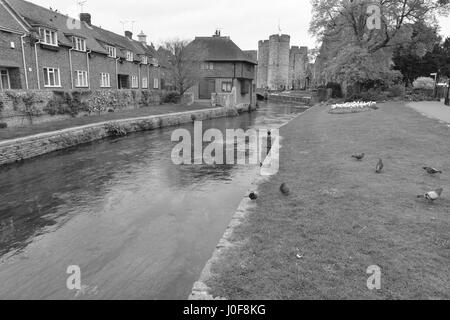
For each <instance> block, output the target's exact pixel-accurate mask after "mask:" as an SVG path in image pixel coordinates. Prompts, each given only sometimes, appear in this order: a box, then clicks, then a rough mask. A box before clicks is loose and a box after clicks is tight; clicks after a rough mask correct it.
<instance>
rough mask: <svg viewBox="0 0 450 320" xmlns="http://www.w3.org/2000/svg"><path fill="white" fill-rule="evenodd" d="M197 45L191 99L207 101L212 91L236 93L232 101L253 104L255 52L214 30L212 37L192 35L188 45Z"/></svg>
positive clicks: (192, 46)
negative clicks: (196, 79)
mask: <svg viewBox="0 0 450 320" xmlns="http://www.w3.org/2000/svg"><path fill="white" fill-rule="evenodd" d="M188 47H189V48H201V50H202V52H203V56H202V60H203V62H202V63H200V66H199V68H200V74H201V76H200V77H201V80H200V81H199V83H198V84H196V85H195V86H194V87H192V88H191V89H190V90H189V91H190V92H192V93H193V94H194V99H195V100H206V99H208V100H210V99H211V97H212V95H213V94H215V93H219V94H220V93H231V92H232V91H233V89H234V90H235V92H236V101H235V102H236V104H251V105H253V104H254V103H255V101H254V100H255V99H254V94H255V87H256V84H255V83H254V80H255V76H256V74H255V66H256V65H257V62H256V60H255V58H256V55H255V52H244V51H242V50H241V49H240V48H239V47H238V46H237V45H236V44H235V43H234V42H233V41H232V40H231V39H230V38H229V37H222V36H221V35H220V32H219V31H217V32H216V34H215V35H213V36H212V37H196V38H195V40H194V41H193V42H191V43H190V44H189V46H188Z"/></svg>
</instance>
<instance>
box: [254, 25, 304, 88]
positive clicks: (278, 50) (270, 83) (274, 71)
mask: <svg viewBox="0 0 450 320" xmlns="http://www.w3.org/2000/svg"><path fill="white" fill-rule="evenodd" d="M290 41H291V37H290V36H289V35H286V34H283V35H272V36H270V37H269V40H264V41H259V43H258V75H257V88H259V89H270V90H280V89H282V90H284V89H295V90H298V89H305V88H306V87H308V86H309V79H310V76H309V75H308V63H309V61H308V47H295V46H294V47H292V48H291V47H290Z"/></svg>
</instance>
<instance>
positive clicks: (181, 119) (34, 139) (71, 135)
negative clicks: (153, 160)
mask: <svg viewBox="0 0 450 320" xmlns="http://www.w3.org/2000/svg"><path fill="white" fill-rule="evenodd" d="M254 110H256V107H249V106H238V107H236V108H223V107H220V108H210V109H201V110H193V111H187V112H179V113H170V114H163V115H154V116H147V117H141V118H129V119H121V120H112V121H105V122H99V123H94V124H89V125H85V126H81V127H72V128H68V129H63V130H58V131H53V132H46V133H41V134H37V135H33V136H28V137H23V138H17V139H11V140H5V141H0V167H1V166H4V165H7V164H11V163H15V162H20V161H22V160H25V159H30V158H34V157H38V156H41V155H44V154H47V153H50V152H54V151H58V150H63V149H66V148H70V147H74V146H77V145H80V144H84V143H89V142H93V141H96V140H100V139H104V138H107V137H113V136H118V135H126V134H128V133H133V132H140V131H148V130H154V129H159V128H165V127H171V126H177V125H180V124H186V123H190V122H194V121H196V120H198V121H201V120H209V119H216V118H222V117H232V116H237V115H239V114H241V113H244V112H251V111H254Z"/></svg>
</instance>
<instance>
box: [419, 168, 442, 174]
mask: <svg viewBox="0 0 450 320" xmlns="http://www.w3.org/2000/svg"><path fill="white" fill-rule="evenodd" d="M423 170H425V171H426V172H427V173H428V174H437V173H442V171H441V170H438V169H436V168H433V167H423Z"/></svg>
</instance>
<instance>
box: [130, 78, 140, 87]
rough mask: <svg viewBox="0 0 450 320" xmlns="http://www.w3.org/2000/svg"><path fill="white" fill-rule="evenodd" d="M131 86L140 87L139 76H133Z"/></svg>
mask: <svg viewBox="0 0 450 320" xmlns="http://www.w3.org/2000/svg"><path fill="white" fill-rule="evenodd" d="M131 87H132V88H139V81H138V77H137V76H132V77H131Z"/></svg>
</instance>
